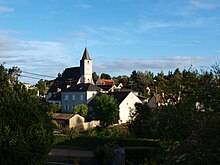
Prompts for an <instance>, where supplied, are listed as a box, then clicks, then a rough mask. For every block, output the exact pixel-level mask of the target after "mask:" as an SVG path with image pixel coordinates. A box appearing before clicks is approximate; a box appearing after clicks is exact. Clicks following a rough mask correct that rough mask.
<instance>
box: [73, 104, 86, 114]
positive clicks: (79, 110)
mask: <svg viewBox="0 0 220 165" xmlns="http://www.w3.org/2000/svg"><path fill="white" fill-rule="evenodd" d="M87 113H88V106H87V105H86V104H79V105H76V106H75V107H74V108H73V114H78V115H81V116H83V117H86V116H87Z"/></svg>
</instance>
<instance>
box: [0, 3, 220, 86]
mask: <svg viewBox="0 0 220 165" xmlns="http://www.w3.org/2000/svg"><path fill="white" fill-rule="evenodd" d="M219 29H220V1H219V0H0V63H5V66H6V67H11V66H18V67H19V68H21V70H22V71H23V73H22V75H23V77H22V79H21V81H23V82H24V81H25V82H30V83H32V84H33V83H35V82H37V81H38V79H33V78H30V77H34V78H39V79H40V78H42V79H52V77H56V76H57V74H58V73H59V72H61V73H62V71H63V70H64V69H65V68H66V67H73V66H79V60H80V59H81V57H82V54H83V51H84V48H85V46H87V48H88V50H89V54H90V57H91V58H92V60H93V70H94V71H96V72H97V73H98V74H101V73H103V72H104V73H108V74H110V75H112V76H117V75H130V73H131V72H132V71H133V70H140V71H146V70H148V71H152V72H154V73H155V74H156V73H158V72H160V71H161V70H163V71H164V72H165V73H166V72H167V71H169V70H170V71H172V70H174V69H175V68H177V67H178V68H180V69H184V68H186V69H187V68H189V67H190V65H191V64H192V65H193V66H194V67H196V68H200V67H209V66H211V65H212V64H214V63H218V62H219V61H220V30H219ZM30 73H35V74H30ZM36 74H42V75H48V76H51V77H39V75H36ZM25 76H26V77H25ZM27 76H28V77H29V78H28V77H27Z"/></svg>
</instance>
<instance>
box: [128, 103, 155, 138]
mask: <svg viewBox="0 0 220 165" xmlns="http://www.w3.org/2000/svg"><path fill="white" fill-rule="evenodd" d="M135 107H136V109H135V110H133V111H132V113H131V120H130V121H129V122H128V128H129V131H130V132H131V133H132V134H133V135H135V137H138V138H154V136H155V135H154V133H155V131H154V125H155V123H154V112H153V110H152V109H151V108H150V107H149V106H148V104H147V103H145V104H140V103H137V104H136V105H135Z"/></svg>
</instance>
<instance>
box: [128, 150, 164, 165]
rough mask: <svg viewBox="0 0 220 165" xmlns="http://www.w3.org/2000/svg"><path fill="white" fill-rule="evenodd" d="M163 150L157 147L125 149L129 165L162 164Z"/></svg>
mask: <svg viewBox="0 0 220 165" xmlns="http://www.w3.org/2000/svg"><path fill="white" fill-rule="evenodd" d="M163 154H164V152H163V150H162V149H160V148H155V147H125V160H126V162H127V164H132V165H139V164H144V163H145V164H162V163H163V160H162V158H163Z"/></svg>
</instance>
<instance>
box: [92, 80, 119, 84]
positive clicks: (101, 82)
mask: <svg viewBox="0 0 220 165" xmlns="http://www.w3.org/2000/svg"><path fill="white" fill-rule="evenodd" d="M114 83H115V81H114V80H108V79H98V80H97V82H96V84H98V85H113V84H114Z"/></svg>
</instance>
